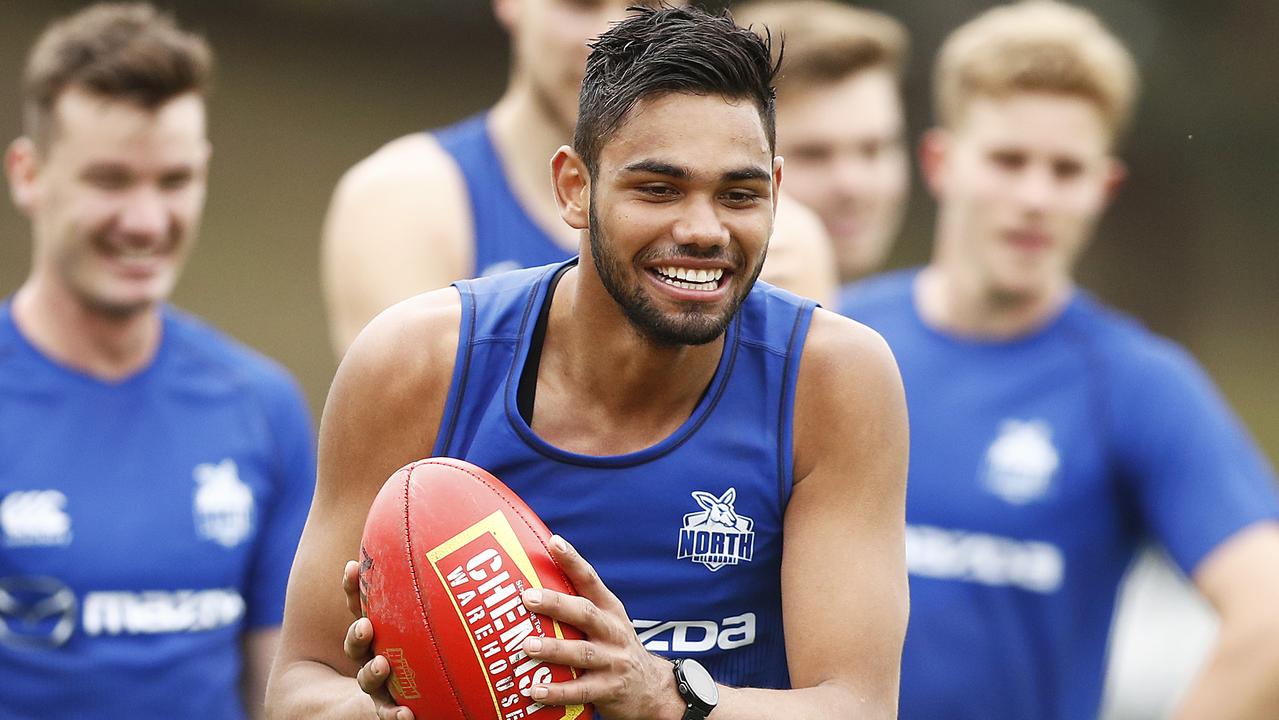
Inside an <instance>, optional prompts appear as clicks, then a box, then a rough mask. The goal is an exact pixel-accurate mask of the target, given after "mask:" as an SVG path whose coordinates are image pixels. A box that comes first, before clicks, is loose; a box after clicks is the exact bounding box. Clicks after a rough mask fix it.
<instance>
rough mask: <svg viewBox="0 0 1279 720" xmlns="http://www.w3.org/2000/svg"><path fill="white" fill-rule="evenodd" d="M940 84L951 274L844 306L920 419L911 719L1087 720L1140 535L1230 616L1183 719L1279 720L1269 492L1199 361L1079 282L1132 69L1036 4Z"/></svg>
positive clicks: (1113, 184) (966, 33)
mask: <svg viewBox="0 0 1279 720" xmlns="http://www.w3.org/2000/svg"><path fill="white" fill-rule="evenodd" d="M934 82H935V88H934V92H935V97H936V103H937V112H938V115H939V117H938V120H939V127H937V128H936V129H934V130H932V131H930V132H929V133H928V134H927V135H926V136H925V138H924V141H923V144H922V147H921V164H922V169H923V174H924V177H925V178H926V180H927V182H928V186H929V189H930V190H931V191H932V193H933V195H934V196H935V197H936V198H937V202H938V215H937V225H936V237H935V245H934V254H933V258H932V260H931V262H930V263H929V264H928V265H927V266H926V267H924V268H923V269H918V270H910V271H905V272H900V273H894V274H890V275H886V276H881V277H878V278H872V279H869V280H866V281H864V282H862V283H861V284H860V285H859V286H858V287H857V289H856V292H855V293H853V294H851V295H850V296H849V297H848V302H847V303H846V304H845V305H844V306H843V310H844V311H845V312H847V313H848V314H849V315H851V316H853V317H856V318H858V319H859V320H860V321H862V322H864V323H866V324H868V325H870V326H871V327H873V328H874V329H876V330H878V331H879V332H880V333H882V334H883V335H884V337H885V338H886V339H887V340H888V342H889V344H890V345H891V346H892V348H893V350H894V352H895V354H896V356H897V358H898V362H899V363H900V366H901V371H902V376H903V381H904V384H905V388H906V394H907V402H908V407H909V415H910V428H911V457H910V479H909V484H908V497H907V522H908V530H907V547H908V553H907V560H908V567H909V571H910V575H911V623H910V627H909V629H908V632H907V640H906V646H905V650H904V654H903V666H902V683H901V687H902V696H901V717H902V718H906V719H907V720H912V719H915V718H930V719H931V718H940V717H945V718H985V719H994V720H998V719H1001V718H1032V717H1033V718H1082V717H1095V716H1096V715H1097V712H1098V708H1099V704H1100V699H1101V691H1102V673H1103V667H1104V660H1105V656H1106V650H1107V647H1106V646H1107V637H1108V631H1109V628H1110V623H1111V616H1112V614H1113V610H1114V605H1115V595H1116V589H1117V586H1118V584H1119V581H1120V578H1121V576H1122V575H1123V573H1124V571H1125V569H1126V568H1127V567H1128V566H1129V564H1130V562H1131V561H1132V558H1133V554H1134V552H1135V551H1136V549H1137V548H1138V547H1139V545H1140V543H1141V542H1142V540H1143V539H1144V538H1145V537H1148V536H1149V537H1153V538H1154V539H1155V540H1156V541H1158V542H1159V543H1161V544H1162V545H1163V546H1164V547H1165V548H1166V549H1167V550H1168V552H1169V554H1170V555H1171V557H1172V558H1173V559H1174V560H1175V562H1176V563H1177V565H1178V566H1179V567H1180V568H1181V570H1182V571H1184V572H1185V573H1186V574H1187V576H1189V577H1190V578H1191V579H1192V580H1193V582H1194V584H1195V586H1196V587H1197V589H1198V590H1199V591H1200V592H1201V593H1202V595H1203V596H1204V597H1205V598H1206V600H1207V601H1208V602H1209V603H1210V604H1211V605H1212V606H1213V608H1214V609H1215V610H1216V612H1217V613H1218V614H1219V616H1220V618H1221V625H1220V634H1219V637H1218V640H1217V643H1216V645H1215V646H1214V648H1213V652H1212V654H1211V656H1210V657H1209V659H1208V662H1207V663H1206V665H1205V667H1204V668H1203V670H1202V671H1201V672H1200V674H1199V676H1198V677H1197V678H1196V681H1195V682H1194V684H1193V686H1192V687H1191V688H1189V689H1188V691H1187V692H1186V694H1185V696H1184V698H1183V700H1182V703H1181V705H1180V707H1179V709H1178V714H1177V715H1176V717H1179V718H1214V719H1220V718H1257V719H1261V718H1271V719H1273V718H1276V717H1279V613H1276V611H1275V608H1279V524H1277V523H1276V519H1277V518H1279V500H1277V499H1276V494H1275V486H1274V482H1275V477H1274V473H1273V470H1272V469H1271V468H1270V467H1269V466H1268V464H1267V463H1266V461H1265V459H1264V457H1263V456H1262V454H1261V453H1260V451H1259V449H1258V448H1257V446H1256V445H1255V443H1254V442H1253V440H1252V439H1251V438H1250V437H1249V434H1248V432H1247V430H1246V429H1245V428H1244V427H1242V426H1241V424H1240V423H1239V421H1238V419H1237V418H1236V417H1235V415H1234V413H1233V412H1232V411H1231V409H1230V408H1229V407H1228V406H1227V404H1226V402H1225V401H1224V400H1223V398H1222V397H1221V396H1220V394H1219V393H1218V392H1217V390H1216V388H1215V387H1214V385H1213V383H1212V381H1211V380H1210V379H1209V378H1208V377H1207V376H1206V374H1205V373H1204V372H1203V371H1202V369H1201V368H1200V367H1199V365H1198V364H1197V363H1196V361H1195V360H1194V359H1193V358H1192V357H1190V355H1189V354H1188V353H1186V352H1185V351H1184V350H1183V349H1182V348H1180V347H1178V346H1177V345H1175V344H1174V343H1172V342H1171V341H1169V340H1166V339H1164V338H1161V337H1158V336H1156V335H1154V334H1152V333H1151V332H1149V331H1148V330H1146V329H1145V328H1143V327H1142V326H1141V325H1139V324H1138V323H1137V322H1135V321H1133V320H1131V319H1129V318H1126V317H1124V316H1122V315H1120V314H1118V313H1116V312H1115V311H1113V310H1110V309H1108V308H1106V307H1104V306H1103V305H1101V304H1100V303H1098V302H1097V301H1096V300H1095V299H1094V298H1092V297H1090V296H1089V295H1088V294H1087V293H1085V292H1083V291H1081V290H1080V289H1078V288H1077V287H1076V285H1075V282H1074V279H1073V272H1074V268H1075V265H1076V262H1077V260H1078V258H1079V255H1080V253H1081V251H1082V250H1083V248H1084V246H1085V245H1086V244H1087V242H1088V240H1089V238H1090V237H1091V235H1092V232H1093V229H1094V227H1095V226H1096V223H1097V221H1098V219H1099V218H1100V216H1101V214H1102V212H1103V210H1104V209H1105V208H1106V206H1107V205H1108V203H1109V201H1110V199H1111V198H1112V197H1113V196H1114V194H1115V192H1116V191H1117V189H1118V187H1119V185H1120V183H1121V181H1122V179H1123V177H1124V168H1123V165H1122V164H1121V163H1120V161H1119V160H1117V159H1116V158H1115V156H1114V151H1115V143H1116V140H1117V138H1118V137H1119V136H1120V135H1121V134H1122V132H1123V130H1124V127H1125V125H1126V123H1127V122H1128V119H1129V115H1130V114H1131V110H1132V106H1133V102H1134V97H1135V94H1136V91H1137V84H1138V80H1137V73H1136V68H1135V65H1134V62H1133V60H1132V58H1131V56H1130V55H1129V53H1128V51H1127V50H1126V49H1125V48H1124V47H1123V45H1122V44H1121V43H1120V42H1119V41H1118V40H1117V39H1116V38H1115V37H1114V36H1113V35H1112V34H1111V33H1110V32H1109V31H1108V30H1107V29H1106V28H1105V27H1104V26H1103V25H1102V24H1101V23H1100V22H1099V21H1098V20H1097V19H1096V18H1095V17H1094V16H1093V15H1091V14H1090V13H1088V12H1086V11H1084V10H1081V9H1078V8H1075V7H1072V6H1069V5H1066V4H1062V3H1058V2H1053V1H1052V0H1028V1H1025V2H1020V3H1017V4H1013V5H1009V6H1001V7H998V8H995V9H993V10H990V11H988V12H986V13H984V14H982V15H981V16H979V17H978V18H976V19H974V20H972V21H971V22H969V23H967V24H966V25H964V26H963V27H961V28H960V29H959V30H957V31H956V32H954V33H953V34H952V35H951V36H950V37H949V38H948V39H947V41H946V42H945V44H944V46H943V48H942V50H941V52H940V54H939V57H938V60H937V65H936V69H935V78H934Z"/></svg>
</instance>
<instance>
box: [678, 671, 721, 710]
mask: <svg viewBox="0 0 1279 720" xmlns="http://www.w3.org/2000/svg"><path fill="white" fill-rule="evenodd" d="M680 670H681V671H682V672H683V674H684V682H686V683H688V689H689V690H691V691H692V692H693V695H695V696H696V697H697V699H699V700H701V701H702V702H703V703H706V704H707V705H711V706H714V705H715V704H716V703H718V702H719V687H718V686H716V685H715V680H713V679H712V678H711V674H710V673H708V672H706V668H704V667H702V664H701V663H699V662H697V661H696V660H688V659H685V660H684V662H682V663H680Z"/></svg>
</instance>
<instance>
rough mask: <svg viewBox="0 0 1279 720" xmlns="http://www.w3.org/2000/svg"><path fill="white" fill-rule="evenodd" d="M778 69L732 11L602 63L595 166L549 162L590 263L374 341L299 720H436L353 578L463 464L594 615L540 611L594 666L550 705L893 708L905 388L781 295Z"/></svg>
mask: <svg viewBox="0 0 1279 720" xmlns="http://www.w3.org/2000/svg"><path fill="white" fill-rule="evenodd" d="M775 70H776V68H775V67H774V66H773V65H772V63H771V61H770V52H769V47H768V45H767V43H766V42H764V41H761V40H760V39H759V38H758V36H756V35H754V34H753V33H751V32H749V31H746V30H743V29H741V28H738V27H737V26H735V25H734V24H733V23H732V22H731V20H730V19H729V18H727V17H715V16H711V15H708V14H706V13H703V12H701V11H698V10H694V9H673V8H666V9H660V10H637V11H636V13H635V14H634V15H633V16H632V17H631V18H630V19H628V20H626V21H625V22H623V23H621V24H619V25H618V26H616V27H615V28H613V29H612V30H610V31H609V32H608V33H606V34H604V35H603V36H601V37H600V39H599V40H598V41H597V42H596V43H595V45H594V48H593V51H592V53H591V56H590V59H589V61H588V65H587V71H586V78H585V81H584V82H583V87H582V95H581V108H580V113H579V118H578V125H577V130H576V135H575V138H574V144H573V147H572V148H569V147H564V148H561V149H560V150H559V151H558V152H557V153H556V154H555V157H554V158H553V160H552V162H551V169H552V176H553V182H554V191H555V196H556V199H557V202H558V206H559V209H560V214H561V217H562V218H563V219H564V221H565V222H566V223H568V225H570V226H571V227H573V228H575V229H577V230H579V231H580V232H581V247H580V252H581V260H580V262H579V261H578V260H571V261H568V262H566V263H562V264H558V265H552V266H547V267H541V268H533V269H530V270H522V271H517V272H514V273H507V274H504V275H499V276H495V277H491V278H485V279H481V280H472V281H463V282H458V283H455V284H454V286H453V287H451V288H448V289H444V290H438V291H434V292H431V293H427V294H424V295H419V296H417V297H415V298H412V299H410V300H407V301H405V302H402V303H400V304H398V305H396V306H394V307H393V308H391V309H390V310H388V311H386V312H384V313H383V314H382V315H380V316H379V317H378V318H377V319H376V320H375V321H374V322H373V323H372V324H371V325H370V326H369V327H368V328H367V329H366V330H365V331H364V332H363V333H362V334H361V335H360V337H359V338H358V339H357V341H356V342H355V344H354V345H353V346H352V348H351V350H350V352H349V353H348V354H347V356H346V359H345V360H344V361H343V363H342V366H341V368H340V369H339V371H338V374H337V378H336V379H335V381H334V384H333V389H332V391H331V393H330V396H329V400H328V405H327V407H326V409H325V416H324V421H323V424H322V430H321V438H320V471H319V482H318V487H317V491H316V498H315V503H314V505H313V507H312V511H311V516H310V518H309V520H308V523H307V528H306V531H305V533H304V535H303V540H302V544H301V547H300V549H299V552H298V556H297V559H296V561H295V564H294V570H293V574H292V577H291V579H290V587H289V601H288V606H287V610H286V618H285V627H284V637H283V641H282V647H281V652H280V655H279V657H278V659H277V662H276V666H275V669H274V672H273V676H272V688H271V692H270V698H269V709H270V710H271V711H272V712H273V713H274V715H275V716H277V717H314V718H339V717H367V716H368V715H369V710H370V709H371V708H373V707H376V711H377V716H378V717H382V718H392V717H395V718H407V717H409V716H410V712H409V711H408V710H407V709H405V708H396V707H395V706H394V705H393V703H392V701H391V699H390V695H389V693H388V692H387V679H388V676H389V673H390V665H389V663H388V662H387V659H386V658H385V657H383V656H380V655H379V656H376V657H370V656H369V648H370V643H371V639H372V635H373V628H372V625H371V624H370V623H369V621H368V620H366V619H359V620H357V621H356V622H354V623H352V622H351V609H352V608H351V607H350V602H351V601H352V600H353V599H354V597H355V596H354V593H353V585H354V582H355V564H354V563H351V564H349V565H348V566H347V572H346V576H345V583H346V588H347V597H346V598H345V599H344V598H343V596H342V594H341V593H340V592H339V591H338V589H337V588H336V583H335V576H336V574H337V569H338V568H339V567H341V566H342V564H343V562H345V561H346V560H348V559H349V558H351V557H352V556H353V555H354V554H355V552H356V551H357V549H358V546H359V543H360V536H361V531H362V528H363V525H364V521H365V516H366V514H367V512H368V509H369V507H370V504H371V502H372V500H373V497H374V496H375V495H376V494H377V493H378V491H379V489H381V487H382V485H383V482H384V481H385V480H386V478H387V477H388V476H389V475H391V474H392V473H393V472H395V470H396V469H397V468H399V467H401V466H402V465H405V464H406V463H408V462H410V461H413V460H415V459H418V458H421V457H423V456H426V455H436V456H451V457H455V458H459V459H463V460H466V461H468V462H470V463H474V464H475V465H477V466H479V467H481V468H484V469H486V470H488V471H489V472H491V473H493V474H494V475H495V476H497V477H498V478H500V479H501V480H503V481H504V482H505V483H506V484H507V485H508V486H510V488H511V489H513V490H514V491H515V492H516V493H517V494H518V495H519V496H520V497H521V498H522V499H523V500H524V501H525V502H527V503H528V505H529V506H530V507H531V508H532V509H533V510H534V511H535V512H536V513H537V514H538V515H539V516H540V517H541V518H542V520H544V521H545V523H546V524H547V526H549V527H550V528H551V529H552V530H553V531H554V532H556V533H558V536H559V537H556V538H555V539H553V540H552V542H551V548H552V551H551V552H552V555H553V557H554V558H555V559H556V560H557V561H558V562H559V564H560V565H561V566H562V568H563V570H564V572H565V574H566V575H567V577H568V578H569V579H570V580H571V581H572V582H573V584H574V585H575V586H576V588H577V590H578V592H579V593H580V596H576V597H575V596H571V595H564V594H560V593H557V592H554V591H550V590H541V591H540V592H539V591H538V590H526V591H525V592H524V594H523V597H522V599H523V603H524V605H525V606H527V608H528V609H529V610H532V611H535V612H536V613H538V614H541V615H544V616H548V617H551V618H554V619H555V620H558V621H561V622H564V623H567V624H569V625H572V626H574V627H576V628H578V629H579V630H581V631H582V632H583V634H584V635H585V636H586V637H585V640H563V639H547V640H541V641H537V640H534V639H532V638H530V639H528V640H525V641H524V645H523V647H522V651H523V652H524V653H525V654H526V655H527V656H528V657H529V658H531V659H534V660H538V661H549V662H554V663H560V664H566V665H570V666H573V667H575V668H578V669H580V670H584V671H585V672H584V673H581V674H580V676H579V677H577V678H575V679H572V680H568V681H564V682H551V683H542V682H538V683H534V684H532V685H530V686H529V687H527V690H528V692H529V695H530V696H531V697H532V698H534V699H535V700H536V701H537V702H539V703H543V704H546V705H574V704H580V703H590V704H593V705H594V708H595V711H596V713H597V714H598V715H599V716H601V717H604V718H628V719H629V718H635V719H639V718H646V719H650V720H666V719H667V718H669V719H670V720H679V719H680V718H704V717H706V716H707V714H711V715H712V717H714V718H719V719H722V720H729V719H731V718H779V717H803V718H819V717H838V718H890V717H895V715H896V703H897V686H898V667H899V660H900V652H901V646H902V638H903V634H904V631H905V626H906V616H907V592H906V576H905V569H904V540H903V536H904V521H903V514H904V513H903V503H904V490H905V474H906V445H907V438H906V420H905V404H904V399H903V392H902V388H901V384H900V379H899V376H898V373H897V368H896V364H895V362H894V360H893V357H892V355H891V353H890V352H889V350H888V348H887V346H886V345H885V344H884V342H883V341H882V340H881V339H880V338H879V337H878V336H877V335H876V334H875V333H874V332H872V331H870V330H868V329H867V328H865V327H863V326H861V325H859V324H857V323H855V322H853V321H851V320H848V319H845V318H841V317H839V316H836V315H834V314H832V313H829V312H826V311H824V310H821V309H816V308H814V306H813V304H812V303H811V302H808V301H804V300H802V299H800V298H798V297H796V296H794V295H791V294H789V293H786V292H784V291H780V290H777V289H776V288H773V287H770V286H768V285H766V284H764V283H756V282H755V278H756V276H757V274H758V272H759V268H760V266H761V264H762V263H763V260H764V256H765V252H766V250H767V246H768V238H769V235H770V233H771V231H772V227H773V216H774V210H775V205H776V200H775V199H776V197H777V191H778V187H779V185H780V183H781V178H782V160H781V158H778V157H776V156H775V155H774V152H773V148H774V142H773V141H774V110H773V89H772V85H771V83H772V78H773V75H774V73H775ZM432 443H433V444H432ZM463 511H464V510H463V509H461V508H452V507H440V508H438V512H440V513H450V512H463ZM783 537H784V538H785V542H784V543H783ZM565 538H566V539H567V540H568V541H571V543H572V545H570V544H568V542H565V541H564V539H565ZM783 628H785V632H784V633H783ZM343 633H346V635H345V637H346V642H345V647H344V650H345V652H344V651H343V649H339V643H338V639H339V638H341V637H343ZM672 661H674V662H672ZM431 671H432V669H431V668H417V669H416V672H417V673H418V674H421V673H424V672H431ZM712 680H713V682H712ZM361 690H363V692H362V691H361ZM365 693H367V694H365ZM370 696H371V697H372V698H373V701H372V702H370V699H369V698H370ZM494 717H495V718H497V717H502V715H499V714H498V711H497V709H496V708H495V712H494ZM535 717H536V716H535ZM421 720H430V718H422V719H421Z"/></svg>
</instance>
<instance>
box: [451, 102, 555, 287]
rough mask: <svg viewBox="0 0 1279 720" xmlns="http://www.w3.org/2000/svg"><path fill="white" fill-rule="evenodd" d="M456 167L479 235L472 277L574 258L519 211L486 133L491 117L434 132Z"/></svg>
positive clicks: (471, 118)
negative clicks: (467, 196)
mask: <svg viewBox="0 0 1279 720" xmlns="http://www.w3.org/2000/svg"><path fill="white" fill-rule="evenodd" d="M432 135H433V136H434V137H435V140H436V142H438V143H439V144H440V147H441V148H443V149H444V150H445V152H447V153H448V154H449V155H451V156H453V160H454V161H455V162H456V163H457V166H458V169H459V170H461V171H462V177H463V178H465V180H466V192H467V195H469V196H470V199H471V224H472V227H473V228H474V232H475V267H473V268H471V275H472V277H487V276H489V275H496V274H497V273H500V272H506V271H508V270H518V269H520V268H526V267H535V266H538V265H546V264H548V263H556V262H561V261H563V260H567V259H568V258H569V257H570V256H572V255H573V253H572V252H569V251H568V250H565V249H564V248H562V247H560V246H559V245H558V244H556V242H555V241H554V240H553V239H551V237H550V236H549V235H547V234H546V231H545V230H543V229H542V228H541V227H540V226H539V225H538V224H537V223H536V222H534V221H533V219H532V218H530V217H529V215H528V213H527V212H525V210H524V207H523V206H522V205H520V201H519V199H518V198H516V197H515V192H514V191H512V190H511V184H510V182H508V181H507V178H506V170H505V168H503V167H502V159H501V158H500V157H498V154H497V149H496V148H495V147H494V146H493V139H492V138H491V137H490V136H489V131H488V113H482V114H480V115H475V116H473V117H470V118H467V119H466V120H463V121H461V122H459V123H457V124H455V125H450V126H449V127H446V128H443V129H440V130H435V131H433V132H432Z"/></svg>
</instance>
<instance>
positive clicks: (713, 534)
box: [675, 488, 755, 572]
mask: <svg viewBox="0 0 1279 720" xmlns="http://www.w3.org/2000/svg"><path fill="white" fill-rule="evenodd" d="M693 499H694V500H696V501H697V504H698V505H700V506H701V508H702V510H701V511H700V512H691V513H688V514H687V515H685V516H684V526H683V527H681V528H680V531H679V550H678V552H677V553H676V555H675V557H676V558H677V559H679V560H683V559H686V558H687V559H689V560H692V561H693V562H695V563H701V564H702V565H705V566H706V567H707V568H709V569H710V571H711V572H715V571H717V570H719V569H720V568H722V567H724V566H725V565H736V564H737V563H739V562H749V561H750V559H751V558H752V557H753V556H754V554H755V531H754V530H753V529H752V528H754V527H755V521H754V520H751V519H750V518H748V517H746V516H745V515H739V514H738V513H737V511H736V510H734V509H733V502H734V501H736V499H737V490H736V489H735V488H729V489H728V490H726V491H724V494H723V495H720V496H719V497H716V496H714V495H712V494H711V493H708V492H702V491H701V490H695V491H694V492H693Z"/></svg>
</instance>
